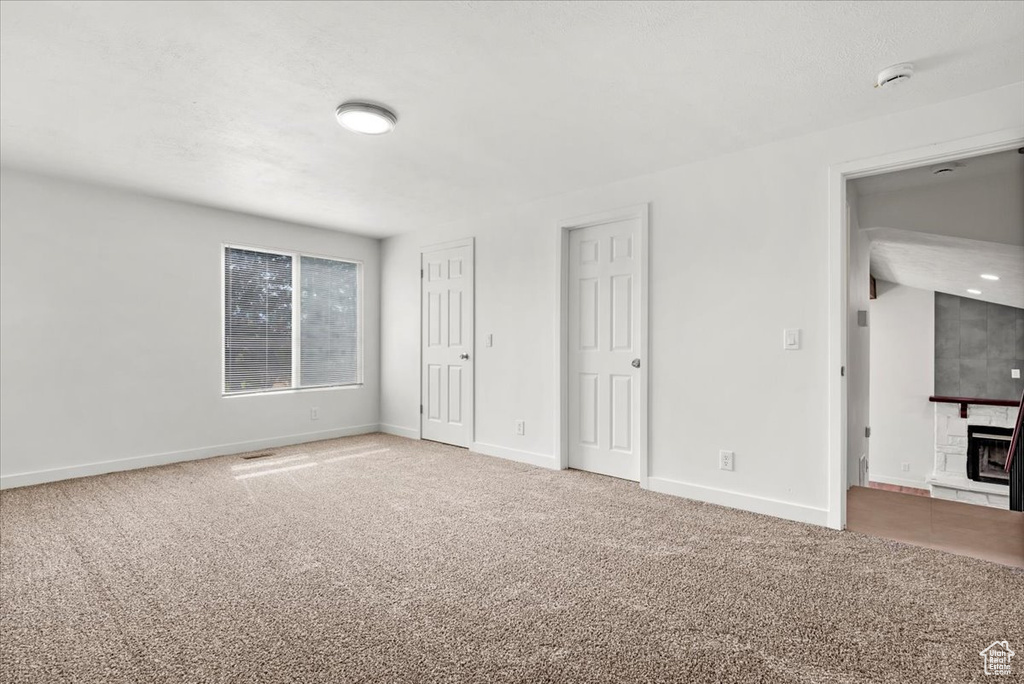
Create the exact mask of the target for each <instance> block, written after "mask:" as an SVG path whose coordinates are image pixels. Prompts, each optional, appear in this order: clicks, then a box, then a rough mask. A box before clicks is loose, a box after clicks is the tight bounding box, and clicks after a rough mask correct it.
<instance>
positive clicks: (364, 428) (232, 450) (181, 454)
mask: <svg viewBox="0 0 1024 684" xmlns="http://www.w3.org/2000/svg"><path fill="white" fill-rule="evenodd" d="M380 427H381V426H379V425H377V424H373V425H356V426H353V427H344V428H335V429H334V430H321V431H320V432H304V433H300V434H297V435H286V436H284V437H271V438H269V439H255V440H252V441H248V442H235V443H233V444H218V445H216V446H209V447H199V448H197V449H186V450H184V451H168V452H165V453H162V454H149V455H146V456H134V457H132V458H122V459H118V460H114V461H100V462H98V463H84V464H81V465H74V466H66V467H64V468H51V469H49V470H36V471H33V472H28V473H15V474H13V475H2V476H0V489H10V488H13V487H27V486H28V485H34V484H41V483H43V482H56V481H58V480H69V479H71V478H75V477H88V476H90V475H102V474H104V473H114V472H118V471H122V470H136V469H138V468H148V467H150V466H158V465H167V464H169V463H180V462H182V461H195V460H198V459H201V458H211V457H213V456H227V455H229V454H241V453H245V452H246V451H258V450H260V449H270V448H274V447H282V446H291V445H293V444H303V443H305V442H318V441H320V440H322V439H336V438H338V437H350V436H352V435H365V434H368V433H371V432H378V431H379V430H380Z"/></svg>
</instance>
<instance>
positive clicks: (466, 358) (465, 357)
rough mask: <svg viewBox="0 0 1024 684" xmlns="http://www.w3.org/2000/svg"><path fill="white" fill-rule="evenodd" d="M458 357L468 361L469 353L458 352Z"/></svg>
mask: <svg viewBox="0 0 1024 684" xmlns="http://www.w3.org/2000/svg"><path fill="white" fill-rule="evenodd" d="M459 358H460V359H462V360H463V361H468V360H469V354H459Z"/></svg>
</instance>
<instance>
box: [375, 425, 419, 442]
mask: <svg viewBox="0 0 1024 684" xmlns="http://www.w3.org/2000/svg"><path fill="white" fill-rule="evenodd" d="M380 431H381V432H383V433H385V434H389V435H395V436H396V437H407V438H409V439H419V438H420V431H419V430H417V429H415V428H407V427H400V426H398V425H388V424H387V423H381V424H380Z"/></svg>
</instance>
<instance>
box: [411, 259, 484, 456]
mask: <svg viewBox="0 0 1024 684" xmlns="http://www.w3.org/2000/svg"><path fill="white" fill-rule="evenodd" d="M421 265H422V269H423V276H422V277H423V287H422V312H421V320H422V322H423V330H422V335H421V344H422V363H421V367H422V378H421V388H422V400H421V401H422V416H421V420H420V425H421V428H420V429H421V433H422V436H423V439H431V440H434V441H438V442H445V443H446V444H454V445H456V446H462V447H468V446H469V445H470V443H471V442H472V441H473V362H474V359H473V358H472V351H473V247H472V246H470V245H466V246H462V247H452V248H449V249H442V250H437V251H431V252H424V253H423V255H422V258H421Z"/></svg>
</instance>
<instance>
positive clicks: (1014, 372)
mask: <svg viewBox="0 0 1024 684" xmlns="http://www.w3.org/2000/svg"><path fill="white" fill-rule="evenodd" d="M1010 377H1011V378H1012V379H1014V380H1020V368H1011V369H1010Z"/></svg>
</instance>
